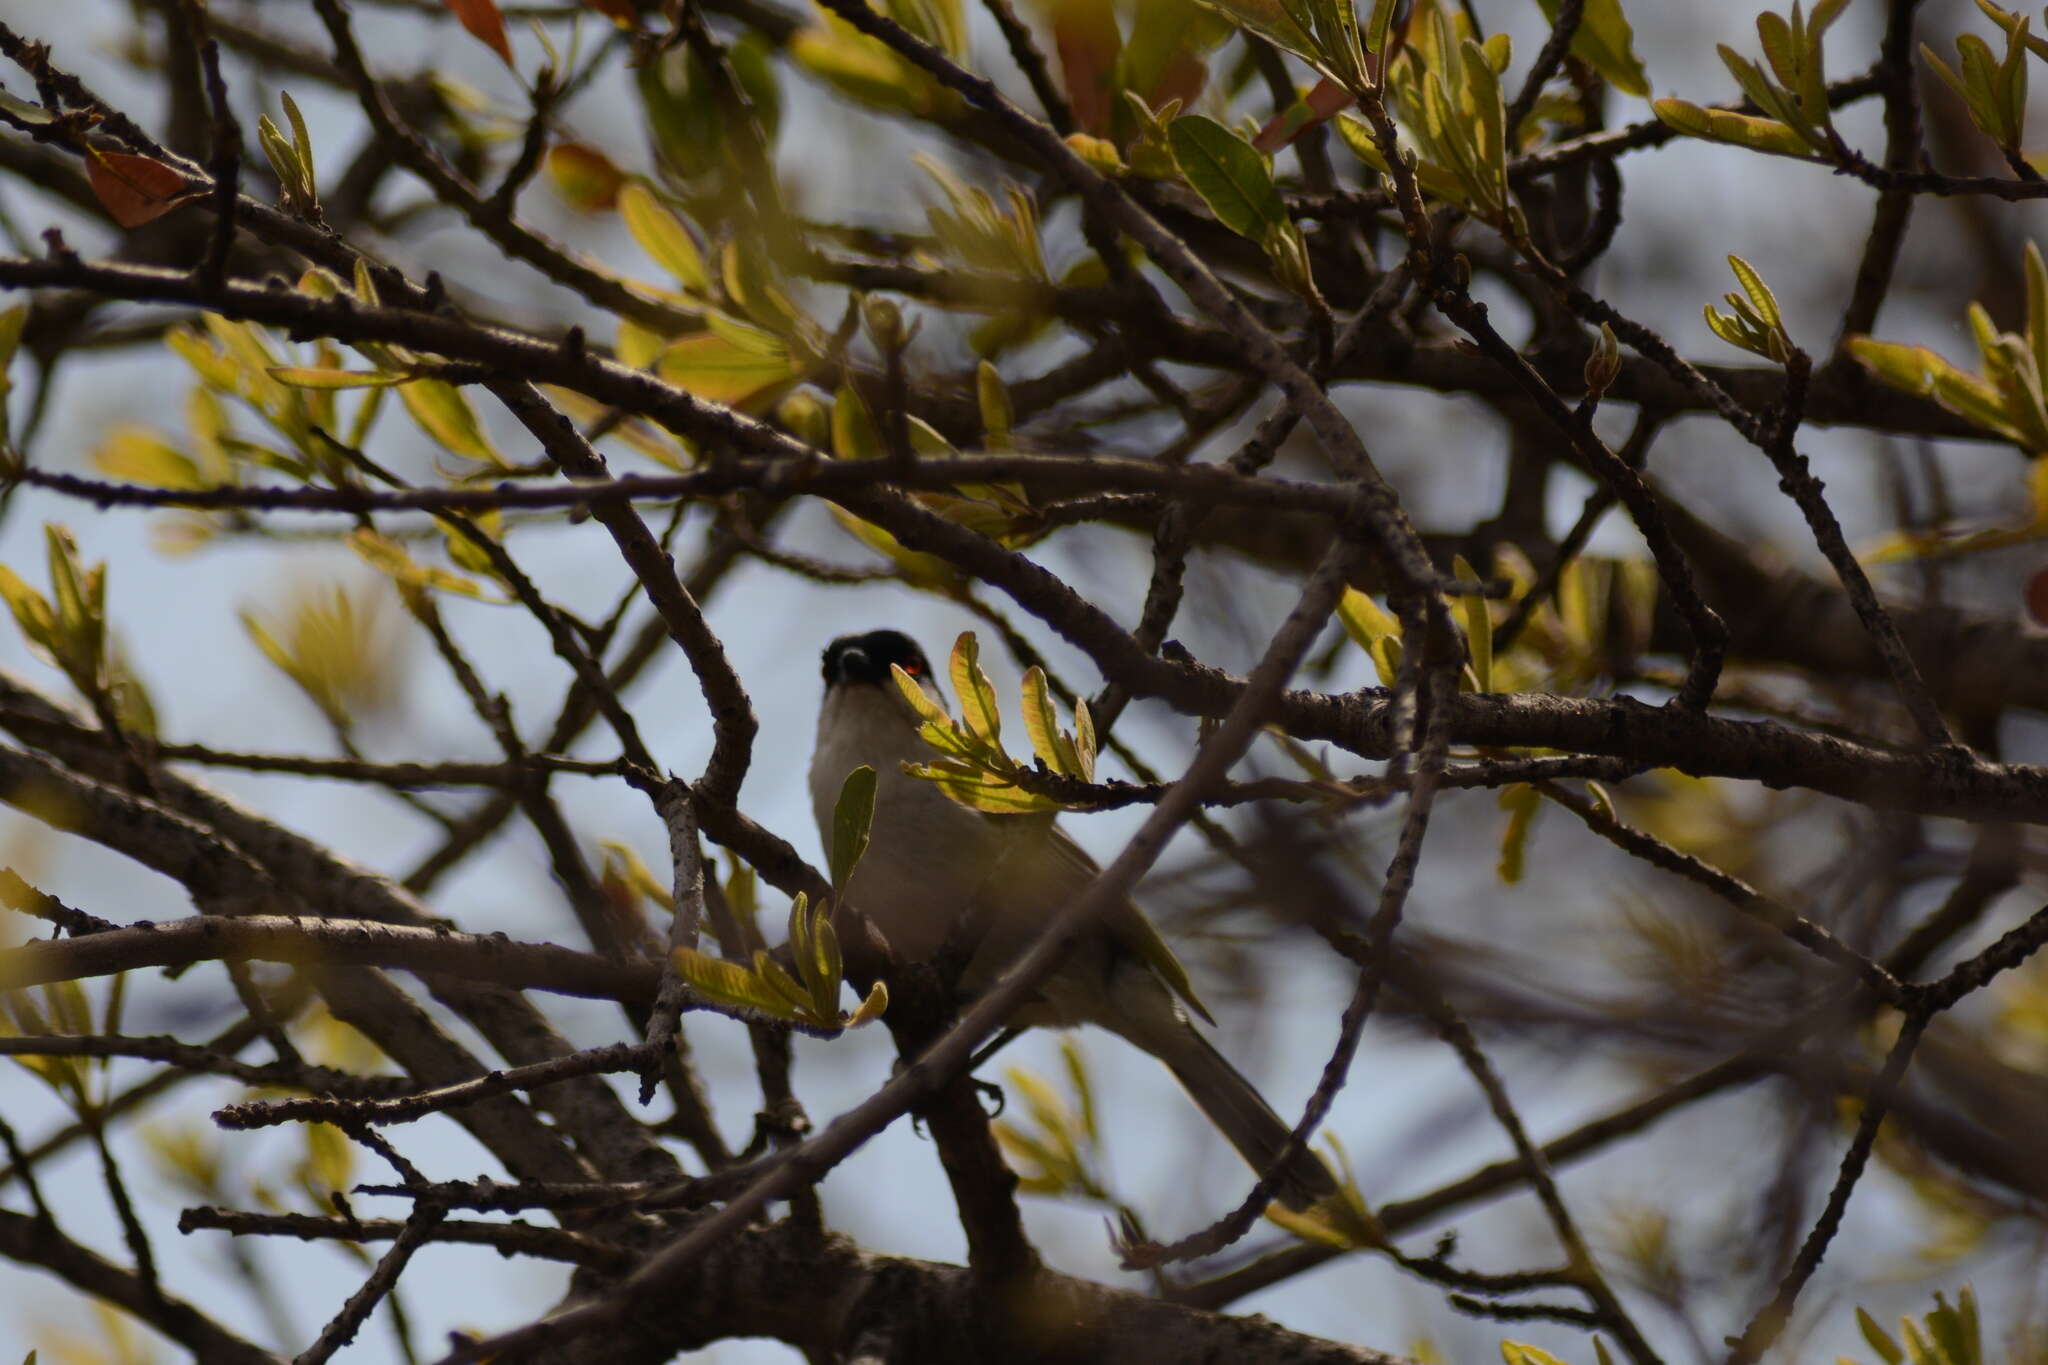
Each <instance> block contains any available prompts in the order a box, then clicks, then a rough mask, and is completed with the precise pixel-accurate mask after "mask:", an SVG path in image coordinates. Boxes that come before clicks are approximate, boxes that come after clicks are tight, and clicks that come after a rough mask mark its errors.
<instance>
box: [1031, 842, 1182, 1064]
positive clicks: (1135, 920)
mask: <svg viewBox="0 0 2048 1365" xmlns="http://www.w3.org/2000/svg"><path fill="white" fill-rule="evenodd" d="M1013 818H1014V817H1013ZM1026 818H1028V817H1026ZM1046 851H1047V853H1048V854H1049V855H1050V856H1052V857H1053V858H1055V859H1057V860H1058V861H1059V863H1060V864H1061V866H1062V868H1063V870H1065V871H1066V872H1068V873H1069V875H1070V876H1071V877H1072V878H1073V881H1074V885H1075V887H1076V889H1079V887H1081V886H1085V885H1087V884H1088V883H1089V882H1091V881H1093V880H1094V879H1095V875H1096V873H1097V872H1098V871H1100V869H1099V868H1097V867H1096V865H1095V860H1094V859H1093V858H1091V857H1089V856H1088V854H1087V852H1086V851H1085V850H1084V849H1083V848H1082V847H1081V846H1080V845H1079V844H1077V843H1075V842H1074V841H1073V840H1072V839H1070V838H1068V837H1067V833H1066V831H1065V830H1063V829H1061V828H1060V827H1059V826H1058V825H1054V826H1053V827H1052V829H1051V830H1050V831H1049V833H1048V835H1047V837H1046ZM1104 923H1105V925H1106V926H1107V928H1108V929H1109V934H1110V938H1111V939H1112V940H1114V941H1115V943H1116V944H1117V946H1118V947H1120V948H1122V949H1124V950H1125V951H1126V952H1129V953H1132V954H1134V955H1135V956H1136V957H1137V958H1138V959H1139V960H1140V961H1142V962H1143V963H1144V964H1145V965H1146V966H1148V967H1150V968H1151V969H1152V970H1153V971H1154V972H1157V973H1158V974H1159V979H1160V980H1161V981H1163V982H1165V983H1166V987H1167V989H1168V990H1171V991H1172V992H1173V993H1174V994H1175V995H1177V996H1179V997H1180V998H1181V1001H1182V1002H1183V1003H1184V1004H1186V1005H1187V1007H1188V1008H1189V1009H1190V1010H1192V1011H1194V1013H1195V1014H1196V1015H1197V1016H1198V1017H1199V1018H1201V1020H1202V1021H1203V1022H1204V1023H1207V1024H1210V1025H1212V1026H1213V1025H1214V1024H1215V1022H1216V1017H1215V1016H1214V1015H1212V1014H1210V1013H1209V1007H1208V1006H1206V1005H1204V1004H1203V1003H1202V1000H1201V997H1200V996H1198V995H1196V994H1195V986H1194V983H1193V982H1192V981H1190V980H1188V970H1187V968H1185V967H1183V966H1181V965H1180V959H1179V958H1177V957H1175V956H1174V955H1173V949H1171V948H1169V947H1167V945H1166V940H1165V939H1164V938H1162V937H1160V934H1159V931H1158V930H1157V929H1155V928H1154V927H1153V926H1152V921H1151V920H1149V919H1146V918H1145V912H1144V911H1142V910H1140V909H1139V908H1138V907H1137V905H1136V904H1134V903H1133V902H1132V901H1131V900H1130V899H1129V898H1128V897H1126V898H1125V899H1124V901H1123V902H1122V903H1121V904H1120V905H1117V906H1116V907H1114V908H1113V909H1111V910H1110V911H1109V913H1108V914H1107V915H1106V916H1105V917H1104Z"/></svg>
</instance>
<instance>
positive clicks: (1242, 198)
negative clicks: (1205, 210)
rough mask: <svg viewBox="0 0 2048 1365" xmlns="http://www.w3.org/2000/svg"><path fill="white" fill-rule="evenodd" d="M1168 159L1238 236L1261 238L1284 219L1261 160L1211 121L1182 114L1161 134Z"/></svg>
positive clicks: (1277, 194)
mask: <svg viewBox="0 0 2048 1365" xmlns="http://www.w3.org/2000/svg"><path fill="white" fill-rule="evenodd" d="M1166 137H1167V142H1168V144H1169V145H1170V146H1171V147H1172V148H1173V159H1174V161H1175V163H1176V164H1177V165H1179V167H1180V171H1181V174H1182V175H1184V176H1186V177H1187V181H1188V184H1189V185H1191V186H1193V187H1194V191H1195V193H1197V194H1199V195H1201V196H1202V202H1203V203H1205V204H1207V205H1208V206H1209V211H1210V212H1211V213H1213V214H1215V215H1216V221H1217V222H1219V223H1221V224H1223V226H1225V227H1227V228H1229V229H1230V230H1231V231H1232V232H1235V233H1237V234H1238V235H1239V236H1241V237H1249V238H1251V240H1253V241H1255V242H1256V241H1259V240H1261V239H1262V238H1263V237H1264V236H1265V233H1266V229H1267V228H1269V227H1273V226H1276V225H1278V224H1280V223H1284V222H1286V221H1288V219H1287V205H1286V203H1285V202H1284V201H1283V200H1282V199H1281V198H1280V190H1279V187H1278V186H1276V185H1275V184H1274V183H1273V172H1272V171H1271V169H1270V168H1268V167H1267V165H1266V159H1265V158H1264V157H1262V156H1260V155H1259V154H1258V153H1257V152H1255V151H1253V150H1252V145H1251V144H1250V143H1249V142H1246V141H1245V140H1244V139H1243V138H1241V137H1239V136H1238V135H1237V134H1236V133H1233V132H1231V131H1230V130H1229V129H1228V128H1225V127H1224V126H1223V125H1222V124H1220V123H1218V122H1217V121H1216V120H1215V119H1212V118H1206V117H1204V116H1203V115H1201V114H1186V115H1183V116H1182V117H1180V118H1177V119H1175V120H1174V121H1173V122H1172V123H1171V124H1170V125H1168V127H1167V130H1166Z"/></svg>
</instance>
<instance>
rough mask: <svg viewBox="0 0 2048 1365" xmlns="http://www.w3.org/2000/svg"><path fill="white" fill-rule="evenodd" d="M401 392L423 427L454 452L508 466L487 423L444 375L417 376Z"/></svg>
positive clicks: (465, 456)
mask: <svg viewBox="0 0 2048 1365" xmlns="http://www.w3.org/2000/svg"><path fill="white" fill-rule="evenodd" d="M398 396H399V397H400V398H403V399H404V400H405V407H406V411H408V412H410V413H411V414H412V417H413V420H414V421H415V422H418V423H419V424H420V429H421V430H422V431H424V432H426V433H427V435H429V436H431V437H433V438H434V439H435V440H436V441H438V442H440V444H441V448H442V449H444V450H446V451H447V452H448V453H449V454H451V455H459V456H461V457H462V458H463V459H465V460H476V461H478V462H479V463H482V464H490V465H496V466H498V467H499V468H506V467H508V466H507V465H506V464H505V461H504V460H503V459H502V458H500V456H499V455H498V452H497V449H496V448H495V447H493V446H492V445H491V442H490V438H489V437H487V436H485V435H484V428H483V423H482V422H480V421H478V420H477V415H476V409H475V408H473V407H471V406H470V402H469V399H468V398H467V397H465V396H464V394H463V392H462V390H460V389H458V388H456V387H455V386H454V385H453V384H450V383H447V382H446V381H445V380H440V379H414V380H411V381H409V382H407V383H406V384H404V385H402V386H401V387H400V388H399V390H398Z"/></svg>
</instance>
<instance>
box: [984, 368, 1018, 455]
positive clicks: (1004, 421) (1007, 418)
mask: <svg viewBox="0 0 2048 1365" xmlns="http://www.w3.org/2000/svg"><path fill="white" fill-rule="evenodd" d="M974 396H975V399H976V400H977V402H978V403H979V404H980V407H981V432H982V436H981V441H982V444H983V445H984V446H986V447H987V448H988V449H990V450H1008V449H1009V448H1010V425H1011V423H1012V422H1013V421H1014V420H1015V414H1014V411H1013V409H1012V407H1011V404H1010V391H1009V390H1008V389H1007V388H1005V387H1004V386H1003V376H1002V372H1001V371H1000V370H998V369H996V367H995V366H994V365H991V364H990V363H989V362H988V361H986V360H984V361H982V362H981V363H980V364H979V365H977V366H975V367H974Z"/></svg>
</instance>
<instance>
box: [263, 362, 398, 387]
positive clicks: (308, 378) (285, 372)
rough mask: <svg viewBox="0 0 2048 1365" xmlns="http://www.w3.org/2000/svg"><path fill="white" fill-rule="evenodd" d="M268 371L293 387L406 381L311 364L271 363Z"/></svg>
mask: <svg viewBox="0 0 2048 1365" xmlns="http://www.w3.org/2000/svg"><path fill="white" fill-rule="evenodd" d="M268 373H269V375H270V377H271V378H272V379H275V380H276V381H277V382H278V383H280V384H289V385H291V386H292V387H293V388H295V389H367V388H375V387H377V386H380V385H385V384H403V383H405V382H406V380H405V376H404V375H402V374H391V373H388V372H386V371H383V370H333V369H326V368H323V367H319V366H313V365H272V366H271V367H270V369H269V372H268ZM422 382H434V381H422Z"/></svg>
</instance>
